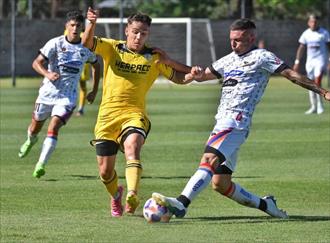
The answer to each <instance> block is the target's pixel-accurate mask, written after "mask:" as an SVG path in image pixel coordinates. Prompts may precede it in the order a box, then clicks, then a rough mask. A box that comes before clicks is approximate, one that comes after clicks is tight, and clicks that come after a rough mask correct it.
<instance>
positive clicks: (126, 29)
mask: <svg viewBox="0 0 330 243" xmlns="http://www.w3.org/2000/svg"><path fill="white" fill-rule="evenodd" d="M125 35H126V36H128V27H127V26H126V28H125Z"/></svg>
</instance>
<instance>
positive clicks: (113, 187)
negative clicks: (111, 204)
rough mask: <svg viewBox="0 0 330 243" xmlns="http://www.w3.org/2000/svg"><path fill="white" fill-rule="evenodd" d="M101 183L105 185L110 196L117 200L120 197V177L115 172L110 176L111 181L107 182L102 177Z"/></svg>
mask: <svg viewBox="0 0 330 243" xmlns="http://www.w3.org/2000/svg"><path fill="white" fill-rule="evenodd" d="M100 178H101V181H102V182H103V184H104V185H105V187H106V189H107V191H108V192H109V193H110V195H111V196H112V197H113V198H114V199H116V198H117V197H118V196H119V195H118V193H117V192H118V176H117V173H116V171H115V170H113V171H112V174H111V176H110V179H108V180H106V179H103V178H102V177H101V176H100Z"/></svg>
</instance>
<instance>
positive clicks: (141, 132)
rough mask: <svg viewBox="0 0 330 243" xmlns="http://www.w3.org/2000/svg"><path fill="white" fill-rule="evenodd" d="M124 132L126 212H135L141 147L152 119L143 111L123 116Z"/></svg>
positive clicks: (140, 165)
mask: <svg viewBox="0 0 330 243" xmlns="http://www.w3.org/2000/svg"><path fill="white" fill-rule="evenodd" d="M121 121H122V124H123V125H122V128H121V130H122V132H121V136H120V137H119V138H118V140H119V141H120V144H121V148H122V150H123V151H124V153H125V158H126V169H125V176H126V183H127V195H126V205H125V212H126V213H129V214H133V213H134V212H135V210H136V208H137V207H138V205H139V203H140V200H139V197H138V190H139V186H140V180H141V175H142V163H141V158H140V152H141V148H142V146H143V144H144V142H145V139H146V138H147V135H148V133H149V130H150V121H149V119H148V118H147V117H146V116H145V115H144V114H142V113H131V114H125V115H123V116H122V120H121Z"/></svg>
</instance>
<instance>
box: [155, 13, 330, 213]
mask: <svg viewBox="0 0 330 243" xmlns="http://www.w3.org/2000/svg"><path fill="white" fill-rule="evenodd" d="M255 40H256V26H255V24H254V23H253V22H252V21H251V20H248V19H239V20H237V21H235V22H233V23H232V25H231V27H230V44H231V48H232V50H233V52H232V53H230V54H228V55H227V56H225V57H223V58H221V59H219V60H217V61H215V62H214V63H213V64H212V65H211V66H210V67H208V68H206V69H205V71H199V70H200V68H199V67H193V68H192V70H191V75H190V78H189V77H187V76H188V75H186V79H187V80H186V81H189V80H192V79H195V80H197V81H200V82H202V81H206V80H214V79H217V78H223V84H222V93H221V99H220V105H219V107H218V112H217V114H216V116H215V118H216V125H215V126H214V128H213V131H212V132H211V134H210V137H209V139H208V141H207V143H206V147H205V150H204V154H203V156H202V158H201V161H200V164H199V168H198V169H197V171H196V173H195V174H194V175H193V176H192V177H191V178H190V180H189V181H188V183H187V184H186V186H185V188H184V190H183V191H182V193H181V195H180V196H178V197H177V198H172V197H165V196H164V195H162V194H159V193H156V192H155V193H153V195H152V197H153V198H154V199H155V200H156V201H157V202H158V204H160V205H163V206H167V207H168V208H169V210H170V211H171V212H172V213H173V214H174V215H175V216H176V217H184V216H185V214H186V212H187V208H188V206H189V204H190V203H191V201H192V200H194V198H195V197H196V196H197V195H198V194H199V193H200V192H201V191H202V190H203V189H204V188H205V187H206V186H207V185H208V184H209V183H210V182H211V181H212V186H213V189H214V190H215V191H217V192H219V193H220V194H222V195H224V196H226V197H228V198H230V199H231V200H233V201H235V202H237V203H239V204H242V205H244V206H247V207H252V208H257V209H260V210H262V211H264V212H265V213H267V214H269V215H270V216H272V217H276V218H287V217H288V216H287V213H286V212H285V211H283V210H281V209H279V208H277V205H276V201H275V199H274V197H273V196H265V197H259V196H257V195H255V194H254V193H251V192H249V191H247V190H246V189H245V188H243V187H242V186H240V185H239V184H238V183H235V182H233V181H232V173H233V172H234V171H235V168H236V160H237V155H238V151H239V148H240V146H241V145H242V144H243V143H244V142H245V140H246V138H247V137H248V134H249V129H250V125H251V119H252V115H253V112H254V109H255V106H256V105H257V103H258V102H259V101H260V99H261V97H262V95H263V93H264V90H265V88H266V86H267V83H268V80H269V77H270V75H271V74H272V73H278V74H280V75H282V76H284V77H285V78H287V79H289V80H291V81H292V82H293V83H295V84H298V85H300V86H302V87H304V88H307V89H309V90H312V91H314V92H316V93H318V94H320V95H322V96H323V97H324V98H325V99H326V100H328V101H330V92H329V91H327V90H325V89H322V88H321V87H320V86H318V85H316V84H315V83H314V82H313V81H312V80H309V79H308V78H307V77H305V76H302V75H300V74H299V73H297V72H295V71H293V70H292V69H290V68H289V66H288V65H286V64H285V63H284V62H283V61H282V60H280V59H279V58H278V57H276V56H275V55H274V54H273V53H272V52H269V51H267V50H265V49H259V48H257V47H256V46H255ZM163 56H164V55H163ZM167 59H168V58H167ZM165 60H166V58H163V61H164V63H168V64H169V65H172V64H171V62H167V61H165Z"/></svg>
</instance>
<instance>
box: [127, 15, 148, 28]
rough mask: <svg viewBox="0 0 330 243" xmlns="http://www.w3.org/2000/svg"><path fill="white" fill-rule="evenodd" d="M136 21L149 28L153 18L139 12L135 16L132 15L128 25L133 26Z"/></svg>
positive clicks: (128, 19) (129, 17)
mask: <svg viewBox="0 0 330 243" xmlns="http://www.w3.org/2000/svg"><path fill="white" fill-rule="evenodd" d="M134 21H136V22H142V23H145V24H147V25H148V26H150V25H151V21H152V20H151V18H150V17H149V16H148V15H146V14H143V13H140V12H138V13H135V14H131V15H130V16H128V18H127V23H128V24H131V23H133V22H134Z"/></svg>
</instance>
